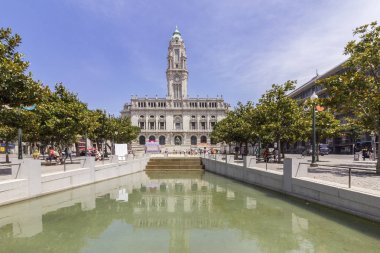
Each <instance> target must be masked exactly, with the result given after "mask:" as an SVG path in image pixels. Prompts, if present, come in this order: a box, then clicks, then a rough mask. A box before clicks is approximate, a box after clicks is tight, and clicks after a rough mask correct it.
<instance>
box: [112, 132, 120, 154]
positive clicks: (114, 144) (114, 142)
mask: <svg viewBox="0 0 380 253" xmlns="http://www.w3.org/2000/svg"><path fill="white" fill-rule="evenodd" d="M118 133H119V132H118V131H115V135H114V137H113V145H112V146H113V152H112V154H113V155H115V148H116V141H115V139H116V137H117V135H118Z"/></svg>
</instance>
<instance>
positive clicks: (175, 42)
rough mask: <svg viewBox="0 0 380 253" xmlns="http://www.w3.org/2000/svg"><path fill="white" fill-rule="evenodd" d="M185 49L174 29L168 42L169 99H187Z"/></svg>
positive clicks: (176, 30)
mask: <svg viewBox="0 0 380 253" xmlns="http://www.w3.org/2000/svg"><path fill="white" fill-rule="evenodd" d="M186 59H187V57H186V48H185V43H184V41H183V39H182V37H181V33H180V32H179V31H178V28H177V27H176V29H175V31H174V33H173V36H172V37H171V39H170V42H169V49H168V68H167V70H166V79H167V83H168V97H169V98H170V99H179V100H182V99H186V98H187V77H188V71H187V66H186Z"/></svg>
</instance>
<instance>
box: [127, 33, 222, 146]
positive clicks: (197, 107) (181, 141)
mask: <svg viewBox="0 0 380 253" xmlns="http://www.w3.org/2000/svg"><path fill="white" fill-rule="evenodd" d="M167 61H168V66H167V70H166V79H167V95H166V97H165V98H159V97H155V98H148V97H136V96H133V97H132V98H131V101H130V103H126V104H125V105H124V108H123V110H122V111H121V115H122V116H125V117H130V118H131V121H132V124H133V125H134V126H138V127H140V129H141V133H140V136H139V138H138V140H137V142H138V144H140V145H144V144H145V143H146V142H148V141H151V142H152V141H158V142H159V144H160V145H161V146H165V147H166V148H168V149H187V148H190V147H197V146H212V145H214V144H215V143H212V140H211V138H210V134H211V132H212V129H213V127H214V126H215V124H216V122H218V121H220V120H222V119H223V118H225V116H226V112H227V111H228V107H229V106H228V104H227V103H225V102H224V99H223V97H222V96H220V97H217V98H199V97H197V98H189V96H188V93H187V91H188V86H187V81H188V75H189V72H188V69H187V56H186V48H185V43H184V41H183V39H182V36H181V33H180V32H179V31H178V28H176V30H175V31H174V33H173V36H172V37H171V39H170V42H169V48H168V57H167Z"/></svg>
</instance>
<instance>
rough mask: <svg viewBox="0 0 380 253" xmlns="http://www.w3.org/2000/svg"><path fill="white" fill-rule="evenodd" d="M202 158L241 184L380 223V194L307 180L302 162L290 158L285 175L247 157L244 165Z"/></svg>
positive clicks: (207, 166) (208, 167) (210, 167)
mask: <svg viewBox="0 0 380 253" xmlns="http://www.w3.org/2000/svg"><path fill="white" fill-rule="evenodd" d="M221 158H222V156H214V157H209V158H202V162H203V164H204V165H205V169H206V170H207V171H210V172H213V173H215V174H219V175H223V176H225V177H229V178H232V179H235V180H238V181H241V182H245V183H248V184H252V185H257V186H260V187H263V188H266V189H271V190H274V191H277V192H281V193H284V194H288V195H291V196H295V197H298V198H301V199H304V200H307V201H310V202H315V203H319V204H322V205H325V206H329V207H332V208H335V209H339V210H341V211H345V212H348V213H351V214H355V215H357V216H361V217H364V218H367V219H370V220H374V221H377V222H380V193H379V192H375V191H370V190H366V189H361V188H348V186H347V185H342V184H335V183H331V182H327V181H321V180H315V179H311V178H307V177H306V174H307V170H308V166H307V165H306V164H303V163H302V162H303V161H302V160H299V159H291V158H286V159H285V160H284V169H283V173H282V172H279V171H271V170H268V171H266V170H265V169H262V168H259V167H256V166H255V165H256V158H255V157H252V156H247V157H245V158H244V162H243V163H242V164H236V163H234V159H233V156H227V157H226V158H224V160H222V159H221Z"/></svg>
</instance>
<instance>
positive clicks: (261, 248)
mask: <svg viewBox="0 0 380 253" xmlns="http://www.w3.org/2000/svg"><path fill="white" fill-rule="evenodd" d="M0 252H6V253H12V252H17V253H21V252H28V253H34V252H35V253H42V252H52V253H60V252H62V253H76V252H81V253H90V252H91V253H95V252H107V253H118V252H129V253H130V252H154V253H157V252H181V253H185V252H197V253H201V252H207V253H210V252H218V253H223V252H228V253H230V252H321V253H324V252H361V253H367V252H380V225H379V224H376V223H371V222H368V221H366V220H363V219H359V218H356V217H354V216H351V215H347V214H343V213H341V212H337V211H334V210H331V209H328V208H324V207H321V206H317V205H313V204H310V203H307V202H305V201H300V200H296V199H293V198H289V197H286V196H283V195H280V194H276V193H274V192H271V191H266V190H262V189H259V188H255V187H252V186H247V185H243V184H240V183H237V182H234V181H232V180H228V179H225V178H222V177H219V176H216V175H213V174H207V173H206V174H200V173H195V174H194V173H191V174H182V175H178V174H153V175H146V174H145V173H137V174H133V175H129V176H126V177H121V178H117V179H113V180H110V181H105V182H101V183H98V184H94V185H90V186H86V187H81V188H77V189H74V190H70V191H65V192H61V193H58V194H53V195H48V196H45V197H43V198H38V199H35V200H31V201H25V202H21V203H19V204H14V205H9V206H4V207H1V208H0Z"/></svg>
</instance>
